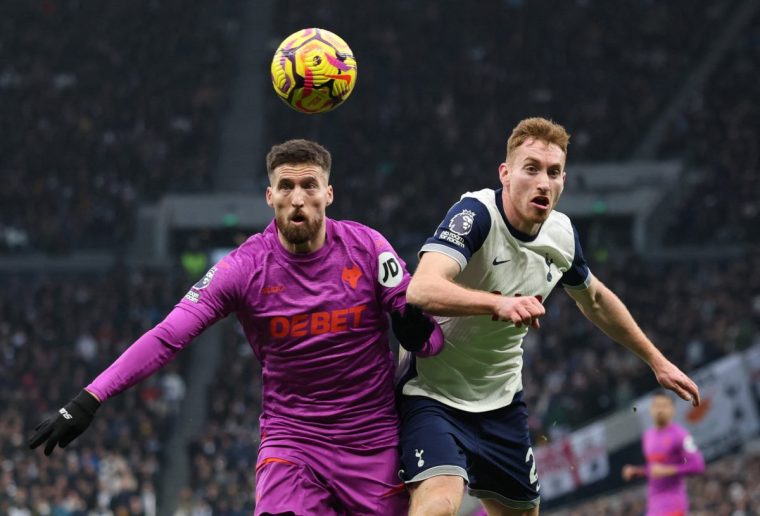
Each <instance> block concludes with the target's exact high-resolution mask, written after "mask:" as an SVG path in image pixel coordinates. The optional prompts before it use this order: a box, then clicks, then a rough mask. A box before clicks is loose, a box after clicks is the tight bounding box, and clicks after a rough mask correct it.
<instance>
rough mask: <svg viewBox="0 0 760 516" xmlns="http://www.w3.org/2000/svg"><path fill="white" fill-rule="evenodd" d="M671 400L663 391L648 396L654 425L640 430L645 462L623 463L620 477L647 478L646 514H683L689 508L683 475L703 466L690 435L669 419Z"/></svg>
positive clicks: (671, 406)
mask: <svg viewBox="0 0 760 516" xmlns="http://www.w3.org/2000/svg"><path fill="white" fill-rule="evenodd" d="M674 408H675V407H674V406H673V400H672V399H671V397H670V396H669V395H668V394H667V393H666V392H664V391H663V392H657V393H656V394H655V395H654V396H653V397H652V405H651V406H650V409H649V411H650V413H651V415H652V420H653V421H654V424H655V426H654V428H650V429H649V430H647V431H646V432H645V433H644V437H643V439H642V444H643V448H644V457H645V458H646V461H647V465H646V466H632V465H630V464H629V465H626V466H624V467H623V479H625V480H626V481H629V480H632V479H634V478H642V477H643V478H647V479H648V500H647V516H685V515H686V514H687V513H688V511H689V497H688V495H687V493H686V478H685V477H686V475H697V474H699V473H702V472H703V471H704V470H705V460H704V459H703V458H702V454H701V453H700V452H699V450H698V449H697V446H696V444H695V443H694V438H693V437H692V436H691V435H689V432H687V431H686V430H685V429H684V428H683V427H681V426H680V425H678V424H677V423H674V422H673V411H674Z"/></svg>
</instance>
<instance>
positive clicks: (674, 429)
mask: <svg viewBox="0 0 760 516" xmlns="http://www.w3.org/2000/svg"><path fill="white" fill-rule="evenodd" d="M670 432H671V433H673V434H675V435H680V436H687V435H689V431H688V430H687V429H686V428H684V427H683V426H681V425H679V424H678V423H675V422H673V423H670Z"/></svg>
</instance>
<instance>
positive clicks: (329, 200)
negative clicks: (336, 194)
mask: <svg viewBox="0 0 760 516" xmlns="http://www.w3.org/2000/svg"><path fill="white" fill-rule="evenodd" d="M332 202H333V187H332V185H327V204H326V206H330V205H331V204H332Z"/></svg>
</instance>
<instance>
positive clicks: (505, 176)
mask: <svg viewBox="0 0 760 516" xmlns="http://www.w3.org/2000/svg"><path fill="white" fill-rule="evenodd" d="M509 169H510V166H509V165H508V164H507V163H506V162H504V163H502V164H501V165H499V181H500V182H501V184H502V185H503V186H507V184H508V183H509Z"/></svg>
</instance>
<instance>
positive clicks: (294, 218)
mask: <svg viewBox="0 0 760 516" xmlns="http://www.w3.org/2000/svg"><path fill="white" fill-rule="evenodd" d="M305 221H306V216H305V215H303V214H302V213H296V214H295V215H293V216H291V217H290V222H295V223H296V224H300V223H301V222H305Z"/></svg>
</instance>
